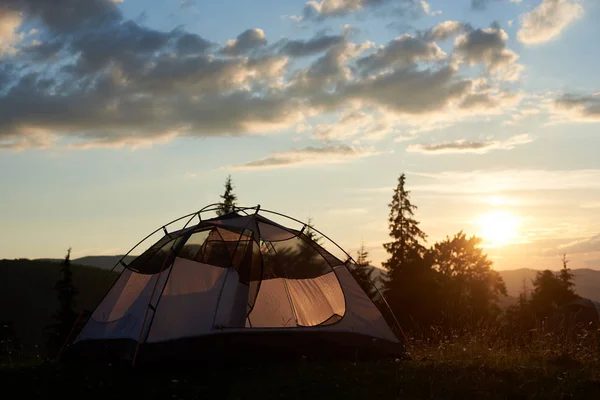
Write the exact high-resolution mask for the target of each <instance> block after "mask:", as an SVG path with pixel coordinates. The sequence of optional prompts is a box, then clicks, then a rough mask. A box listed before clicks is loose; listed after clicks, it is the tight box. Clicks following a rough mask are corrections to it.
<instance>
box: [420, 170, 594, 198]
mask: <svg viewBox="0 0 600 400" xmlns="http://www.w3.org/2000/svg"><path fill="white" fill-rule="evenodd" d="M415 175H418V176H420V177H423V178H427V180H428V182H427V183H423V184H417V185H415V186H414V187H413V191H428V192H437V193H468V194H475V193H498V192H509V191H543V190H567V191H568V190H574V189H582V190H599V189H600V170H598V169H588V170H554V171H551V170H536V169H509V170H492V171H469V172H467V171H447V172H440V173H433V174H431V173H416V174H415Z"/></svg>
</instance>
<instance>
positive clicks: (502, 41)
mask: <svg viewBox="0 0 600 400" xmlns="http://www.w3.org/2000/svg"><path fill="white" fill-rule="evenodd" d="M507 40H508V35H507V34H506V32H505V31H504V30H502V29H500V28H498V27H491V28H486V29H475V30H472V31H470V32H468V33H465V34H463V35H461V36H459V37H458V38H456V40H455V42H454V51H455V53H456V54H457V55H458V56H459V57H460V58H461V60H462V61H464V62H466V63H467V64H469V65H475V64H478V63H481V64H483V65H485V68H486V72H487V73H488V74H490V75H496V76H497V77H499V78H501V79H504V80H509V81H512V80H516V79H518V78H519V75H520V73H521V71H522V69H523V66H521V65H519V64H517V60H518V59H519V56H518V55H517V54H516V53H515V52H514V51H512V50H510V49H508V48H507V47H506V42H507Z"/></svg>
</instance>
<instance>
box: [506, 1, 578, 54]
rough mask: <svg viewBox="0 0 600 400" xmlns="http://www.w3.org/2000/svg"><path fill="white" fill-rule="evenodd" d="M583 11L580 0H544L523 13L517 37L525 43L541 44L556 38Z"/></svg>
mask: <svg viewBox="0 0 600 400" xmlns="http://www.w3.org/2000/svg"><path fill="white" fill-rule="evenodd" d="M583 13H584V10H583V7H582V6H581V4H580V1H579V0H542V2H541V3H540V5H538V6H537V7H536V8H534V9H533V10H531V11H530V12H528V13H525V14H523V15H521V17H520V23H521V27H520V29H519V32H518V33H517V38H518V39H519V41H521V42H522V43H525V44H540V43H545V42H548V41H550V40H553V39H556V38H557V37H558V36H559V35H560V34H561V32H562V31H563V30H565V29H566V28H567V26H569V25H570V24H571V23H573V22H574V21H576V20H577V19H579V18H580V17H581V16H582V15H583Z"/></svg>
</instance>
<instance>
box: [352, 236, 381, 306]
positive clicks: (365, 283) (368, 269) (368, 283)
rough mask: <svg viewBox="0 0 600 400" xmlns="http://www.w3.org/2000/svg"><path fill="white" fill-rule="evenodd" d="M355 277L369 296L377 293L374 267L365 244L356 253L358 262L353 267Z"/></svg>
mask: <svg viewBox="0 0 600 400" xmlns="http://www.w3.org/2000/svg"><path fill="white" fill-rule="evenodd" d="M352 272H353V276H354V279H356V281H357V282H358V284H359V285H360V286H361V287H362V289H363V290H364V291H365V293H367V295H368V296H369V297H373V295H375V292H376V289H375V287H374V284H375V282H373V272H374V271H373V267H372V266H371V261H370V260H369V252H368V251H367V249H366V248H365V244H364V243H363V244H361V246H360V248H359V249H358V251H357V253H356V264H355V266H354V267H353V268H352Z"/></svg>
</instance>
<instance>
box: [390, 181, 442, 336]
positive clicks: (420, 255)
mask: <svg viewBox="0 0 600 400" xmlns="http://www.w3.org/2000/svg"><path fill="white" fill-rule="evenodd" d="M405 183H406V176H405V175H404V174H401V175H400V177H399V178H398V185H397V187H396V189H395V190H394V194H393V197H392V201H391V203H390V204H389V207H390V212H389V217H388V226H389V231H390V232H389V235H390V237H391V239H392V240H391V241H390V242H388V243H385V244H384V245H383V247H384V248H385V250H386V251H387V253H388V254H389V258H388V260H387V261H385V262H384V263H383V267H384V268H385V269H386V270H387V274H386V275H387V276H386V277H385V279H384V280H383V290H384V293H385V296H386V298H387V299H388V302H389V304H390V306H391V307H392V310H393V311H394V313H395V314H396V317H397V318H398V320H399V321H400V323H401V325H402V326H403V327H408V326H410V325H419V324H421V325H425V324H427V323H430V322H431V317H432V312H433V310H434V309H435V305H434V304H433V303H432V301H431V300H432V299H431V296H430V294H431V293H433V292H434V291H435V287H434V286H435V273H434V271H433V270H432V269H431V265H430V263H429V261H428V259H427V258H426V257H425V256H426V249H425V247H424V246H423V244H421V241H423V242H424V241H426V237H427V235H425V233H424V232H423V231H422V230H421V229H420V228H419V222H418V221H417V220H416V219H415V218H414V212H415V210H416V209H417V206H415V205H413V204H412V203H411V201H410V192H409V191H407V190H406V189H405Z"/></svg>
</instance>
